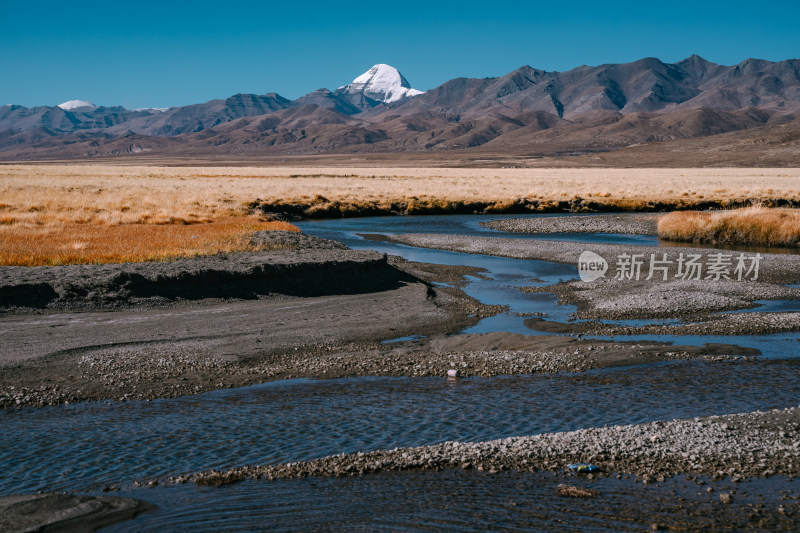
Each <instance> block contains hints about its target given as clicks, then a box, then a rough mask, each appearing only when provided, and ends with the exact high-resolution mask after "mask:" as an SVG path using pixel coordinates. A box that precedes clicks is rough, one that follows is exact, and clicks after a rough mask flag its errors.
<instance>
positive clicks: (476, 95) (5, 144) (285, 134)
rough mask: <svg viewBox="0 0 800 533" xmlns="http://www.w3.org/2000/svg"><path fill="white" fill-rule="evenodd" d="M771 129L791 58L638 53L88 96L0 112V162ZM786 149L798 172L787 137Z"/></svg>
mask: <svg viewBox="0 0 800 533" xmlns="http://www.w3.org/2000/svg"><path fill="white" fill-rule="evenodd" d="M776 127H780V128H781V130H780V131H783V132H785V131H789V132H795V131H798V132H800V61H798V60H795V59H790V60H785V61H780V62H771V61H764V60H757V59H747V60H745V61H742V62H741V63H739V64H737V65H733V66H724V65H718V64H715V63H712V62H709V61H706V60H704V59H703V58H701V57H699V56H696V55H694V56H691V57H689V58H687V59H685V60H683V61H679V62H677V63H674V64H671V63H664V62H662V61H660V60H658V59H655V58H645V59H641V60H639V61H634V62H631V63H624V64H607V65H600V66H594V67H590V66H581V67H577V68H575V69H572V70H569V71H566V72H547V71H544V70H537V69H534V68H531V67H528V66H524V67H521V68H519V69H517V70H515V71H513V72H510V73H509V74H506V75H505V76H502V77H499V78H483V79H474V78H457V79H453V80H450V81H448V82H446V83H444V84H442V85H440V86H438V87H436V88H434V89H431V90H429V91H426V92H422V91H419V90H416V89H413V88H412V87H411V84H410V83H409V82H408V80H406V78H405V77H403V75H402V74H400V72H399V71H398V70H397V69H395V68H393V67H391V66H389V65H385V64H378V65H375V66H373V67H372V68H371V69H369V70H368V71H367V72H365V73H364V74H362V75H360V76H358V77H356V78H355V79H354V80H353V82H352V83H350V84H348V85H345V86H343V87H339V88H338V89H335V90H333V91H331V90H328V89H319V90H316V91H313V92H311V93H309V94H307V95H305V96H302V97H300V98H298V99H296V100H289V99H287V98H284V97H282V96H280V95H278V94H275V93H267V94H264V95H255V94H237V95H234V96H231V97H229V98H226V99H224V100H223V99H219V100H211V101H209V102H205V103H201V104H194V105H188V106H182V107H173V108H168V109H137V110H128V109H125V108H123V107H103V106H95V105H94V104H92V103H90V102H87V101H83V100H71V101H68V102H64V103H63V104H60V105H57V106H52V107H50V106H42V107H33V108H27V107H23V106H19V105H6V106H2V107H0V159H4V160H38V159H42V160H44V159H75V158H88V157H115V156H130V155H133V154H150V155H165V156H188V157H193V156H199V155H205V156H228V155H231V154H234V155H241V154H250V155H259V154H263V155H293V154H294V155H296V154H323V153H324V154H335V153H359V152H368V153H383V152H404V153H408V152H438V151H450V150H467V151H480V152H487V153H488V152H495V153H508V154H518V155H525V156H546V155H569V154H585V153H601V152H608V151H615V150H619V149H623V148H626V147H631V146H632V145H634V146H635V145H641V144H648V143H662V142H664V141H676V140H681V139H695V138H699V137H714V136H719V135H722V134H727V133H731V132H739V131H752V132H753V134H754V135H768V134H770V132H773V130H774V128H776ZM773 137H774V136H773ZM784 137H786V136H785V135H784ZM720 138H721V139H722V138H724V137H720ZM775 138H776V139H778V138H783V137H780V136H778V137H775ZM781 142H783V141H781ZM785 142H786V143H788V144H787V146H788V152H786V153H788V154H789V155H790V159H791V158H792V157H797V158H798V159H796V160H795V162H796V163H800V145H798V140H797V139H796V138H795V136H794V134H791V135H789V136H788V137H786V141H785ZM795 148H796V149H795ZM789 162H791V161H789Z"/></svg>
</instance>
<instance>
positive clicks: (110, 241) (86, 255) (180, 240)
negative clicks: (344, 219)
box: [0, 217, 298, 266]
mask: <svg viewBox="0 0 800 533" xmlns="http://www.w3.org/2000/svg"><path fill="white" fill-rule="evenodd" d="M264 230H289V231H298V229H297V227H296V226H293V225H292V224H289V223H288V222H280V221H263V220H260V219H258V218H255V217H225V218H221V219H219V220H216V221H213V222H208V223H204V224H183V223H180V222H177V223H173V224H124V225H102V224H80V223H62V224H48V225H41V226H21V225H13V226H10V225H9V226H0V265H12V266H55V265H72V264H88V263H131V262H140V261H169V260H173V259H177V258H181V257H194V256H201V255H213V254H216V253H230V252H241V251H261V250H267V249H272V248H270V247H268V246H263V245H262V246H257V245H253V244H252V243H251V242H250V237H249V236H250V234H252V233H253V232H255V231H264Z"/></svg>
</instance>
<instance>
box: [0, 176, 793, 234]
mask: <svg viewBox="0 0 800 533" xmlns="http://www.w3.org/2000/svg"><path fill="white" fill-rule="evenodd" d="M317 195H319V196H322V197H325V198H326V199H328V200H329V201H331V202H359V201H370V202H387V203H391V202H395V201H406V200H408V199H410V198H412V197H414V198H416V199H418V200H419V201H428V200H436V201H452V202H465V201H488V202H503V201H513V200H516V199H519V198H529V199H538V200H545V201H561V200H569V199H571V198H573V197H576V196H580V197H582V198H585V199H591V200H594V201H598V202H608V203H611V204H615V205H616V204H617V203H620V202H633V203H635V202H640V201H665V202H677V201H698V200H742V199H749V198H762V199H771V198H792V199H800V169H738V168H736V169H717V168H710V169H586V168H584V169H461V168H344V167H305V168H297V167H225V168H222V167H156V166H118V165H41V166H34V165H8V166H0V204H7V206H6V207H5V208H1V209H0V217H5V216H9V217H12V218H15V219H16V220H17V221H20V222H24V221H25V220H26V219H30V218H33V219H36V218H37V217H38V216H39V215H37V214H36V213H40V212H46V213H49V214H50V215H52V216H54V217H56V218H58V219H60V220H63V221H71V220H78V221H80V220H103V221H106V222H108V223H112V224H114V223H129V222H137V221H144V222H148V223H152V222H158V221H167V220H169V218H170V217H172V218H177V219H185V220H189V221H191V220H202V219H205V218H212V219H213V218H216V217H218V216H220V215H225V214H229V215H236V214H239V213H241V212H242V210H243V209H244V207H243V206H244V205H245V204H247V203H249V202H252V201H254V200H255V199H257V198H258V199H261V200H262V201H264V202H287V201H299V202H302V201H306V202H309V201H310V200H311V199H313V198H314V197H315V196H317Z"/></svg>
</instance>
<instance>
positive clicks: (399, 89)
mask: <svg viewBox="0 0 800 533" xmlns="http://www.w3.org/2000/svg"><path fill="white" fill-rule="evenodd" d="M339 91H341V92H345V93H350V94H358V93H361V94H363V95H364V96H366V97H368V98H372V99H373V100H378V101H380V102H386V103H391V102H396V101H398V100H402V99H404V98H410V97H412V96H417V95H418V94H422V93H423V92H424V91H418V90H417V89H412V88H411V84H410V83H408V80H407V79H405V77H403V75H402V74H400V71H398V70H397V69H396V68H394V67H392V66H391V65H385V64H383V63H379V64H377V65H375V66H373V67H372V68H371V69H369V70H368V71H366V72H365V73H364V74H362V75H361V76H359V77H357V78H356V79H354V80H353V83H351V84H349V85H345V86H343V87H339Z"/></svg>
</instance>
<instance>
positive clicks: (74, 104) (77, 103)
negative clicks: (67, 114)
mask: <svg viewBox="0 0 800 533" xmlns="http://www.w3.org/2000/svg"><path fill="white" fill-rule="evenodd" d="M58 107H60V108H61V109H63V110H65V111H70V110H72V109H78V108H79V107H91V108H92V109H96V108H97V106H96V105H94V104H93V103H91V102H87V101H86V100H70V101H68V102H64V103H63V104H58Z"/></svg>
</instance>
